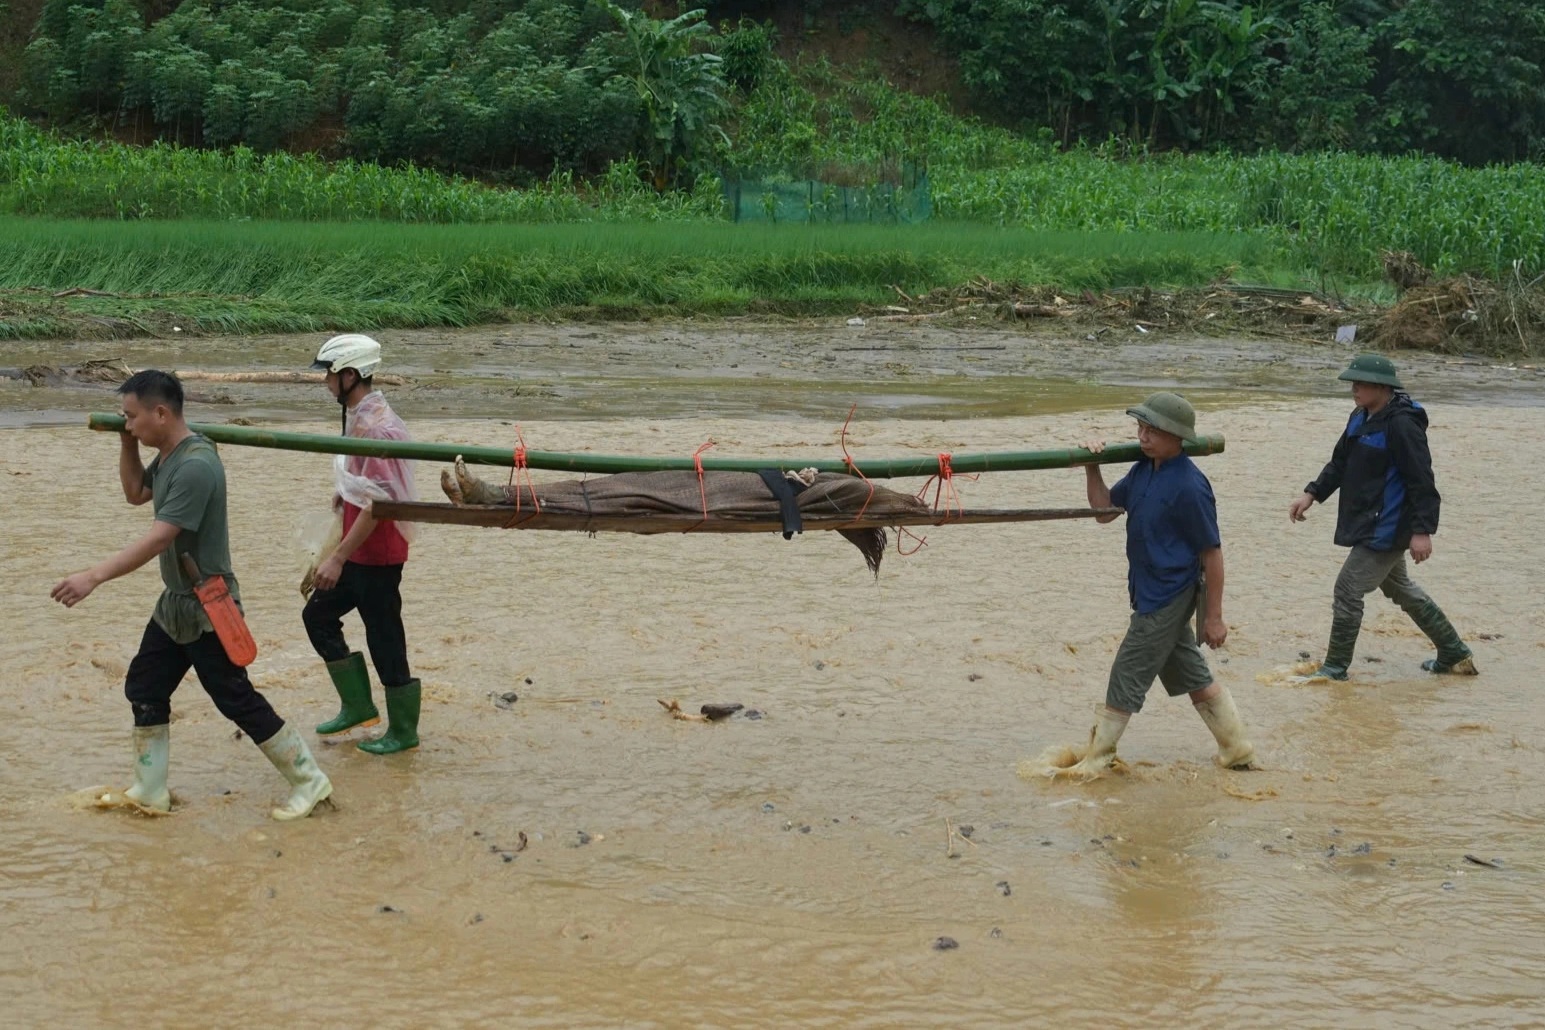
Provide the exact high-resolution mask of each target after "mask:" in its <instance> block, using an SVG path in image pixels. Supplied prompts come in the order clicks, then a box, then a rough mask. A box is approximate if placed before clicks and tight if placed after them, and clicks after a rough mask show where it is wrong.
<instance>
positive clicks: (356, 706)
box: [317, 651, 381, 737]
mask: <svg viewBox="0 0 1545 1030" xmlns="http://www.w3.org/2000/svg"><path fill="white" fill-rule="evenodd" d="M327 674H328V675H329V676H331V677H332V678H333V689H335V690H337V691H338V700H339V701H341V702H342V705H341V707H340V708H339V709H338V714H337V715H335V716H333V717H332V718H331V719H328V720H327V721H326V722H324V723H318V724H317V732H318V733H319V734H321V735H322V736H324V737H326V736H330V735H331V734H334V733H344V732H347V731H348V730H352V729H353V728H354V727H356V726H374V725H376V724H377V723H379V722H380V721H381V713H380V712H379V711H378V710H377V709H376V706H375V702H374V701H372V700H370V673H369V672H368V671H366V669H365V656H364V655H362V654H360V653H359V652H358V651H355V652H353V653H352V654H350V655H349V656H348V657H347V658H340V659H338V660H337V661H336V662H328V663H327Z"/></svg>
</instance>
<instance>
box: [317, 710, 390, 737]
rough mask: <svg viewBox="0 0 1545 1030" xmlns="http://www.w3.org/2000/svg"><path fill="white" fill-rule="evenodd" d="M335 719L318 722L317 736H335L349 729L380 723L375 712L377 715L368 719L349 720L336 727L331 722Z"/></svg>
mask: <svg viewBox="0 0 1545 1030" xmlns="http://www.w3.org/2000/svg"><path fill="white" fill-rule="evenodd" d="M336 721H337V720H336V719H334V720H329V721H328V722H324V723H319V724H318V725H317V728H316V732H317V736H319V737H336V736H338V735H339V734H341V733H347V732H349V731H350V730H357V729H361V728H363V727H369V726H379V725H381V716H380V715H379V714H377V715H373V716H371V717H370V718H368V719H365V720H362V721H360V722H351V723H349V724H348V725H347V726H340V727H337V728H333V723H334V722H336Z"/></svg>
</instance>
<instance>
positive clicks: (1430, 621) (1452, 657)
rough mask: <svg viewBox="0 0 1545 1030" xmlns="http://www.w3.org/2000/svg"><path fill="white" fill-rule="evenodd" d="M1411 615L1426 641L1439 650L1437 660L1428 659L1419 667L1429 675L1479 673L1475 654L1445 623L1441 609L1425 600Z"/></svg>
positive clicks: (1456, 631)
mask: <svg viewBox="0 0 1545 1030" xmlns="http://www.w3.org/2000/svg"><path fill="white" fill-rule="evenodd" d="M1410 615H1411V621H1412V622H1414V623H1416V628H1417V629H1419V630H1421V631H1422V632H1423V633H1425V634H1427V639H1428V640H1431V641H1432V642H1433V644H1435V645H1436V646H1437V648H1438V657H1436V658H1429V659H1427V660H1426V661H1425V662H1423V663H1422V668H1424V669H1426V670H1427V671H1428V672H1437V673H1444V672H1451V673H1454V674H1455V675H1459V676H1476V675H1479V674H1480V671H1481V670H1479V669H1477V668H1476V667H1475V655H1474V653H1473V652H1472V651H1471V650H1470V649H1469V648H1468V647H1466V646H1465V642H1464V641H1463V640H1460V639H1459V631H1458V630H1457V629H1455V628H1454V624H1453V623H1452V622H1449V621H1448V616H1447V615H1444V614H1443V609H1441V608H1439V607H1438V606H1437V605H1436V604H1434V603H1433V602H1432V601H1431V600H1427V601H1424V602H1423V603H1422V606H1421V607H1420V608H1418V609H1416V611H1414V612H1411V613H1410Z"/></svg>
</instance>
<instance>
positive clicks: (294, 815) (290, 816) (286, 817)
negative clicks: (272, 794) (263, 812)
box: [268, 783, 333, 823]
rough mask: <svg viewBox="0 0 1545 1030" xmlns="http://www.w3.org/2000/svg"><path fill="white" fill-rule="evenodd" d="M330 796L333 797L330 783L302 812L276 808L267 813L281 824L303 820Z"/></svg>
mask: <svg viewBox="0 0 1545 1030" xmlns="http://www.w3.org/2000/svg"><path fill="white" fill-rule="evenodd" d="M332 796H333V785H332V783H328V785H327V789H326V790H324V791H322V793H321V794H319V795H317V796H316V797H315V798H313V799H312V801H311V804H309V805H307V806H306V808H305V810H304V811H300V812H295V811H291V810H290V809H288V808H276V809H274V810H273V811H272V812H269V813H268V814H269V815H271V816H273V818H274V819H276V820H278V821H279V822H281V823H287V822H291V821H292V820H295V819H304V818H306V817H307V816H309V815H310V814H311V813H312V812H315V811H316V807H317V806H318V805H320V804H321V803H322V802H324V801H326V800H327V799H328V798H330V797H332Z"/></svg>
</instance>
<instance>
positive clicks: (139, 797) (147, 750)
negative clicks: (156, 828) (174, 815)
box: [124, 723, 172, 812]
mask: <svg viewBox="0 0 1545 1030" xmlns="http://www.w3.org/2000/svg"><path fill="white" fill-rule="evenodd" d="M171 752H172V728H171V726H169V725H167V724H166V723H162V724H161V725H160V726H136V727H134V786H132V787H130V788H129V789H128V790H126V791H124V795H125V796H126V797H128V799H129V800H130V801H132V802H134V803H135V804H136V805H138V806H140V807H141V808H148V809H150V810H152V811H155V812H170V811H171V810H172V793H171V791H169V790H167V789H166V769H167V765H168V764H169V763H170V761H171Z"/></svg>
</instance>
